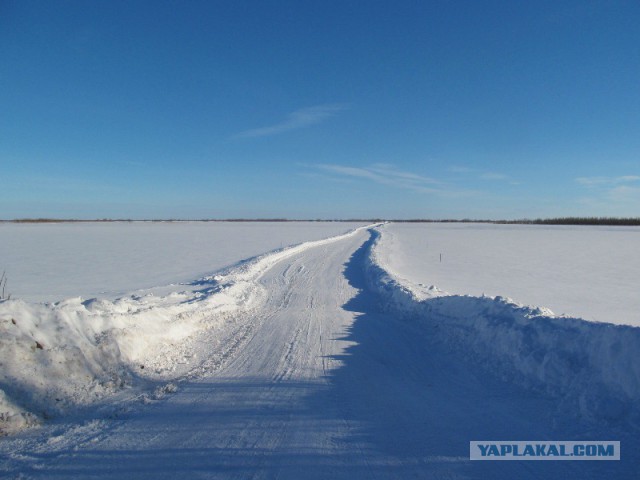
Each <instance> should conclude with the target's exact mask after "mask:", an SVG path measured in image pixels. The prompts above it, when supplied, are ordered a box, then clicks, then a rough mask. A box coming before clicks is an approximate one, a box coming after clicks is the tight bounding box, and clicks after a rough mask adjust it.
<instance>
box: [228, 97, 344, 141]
mask: <svg viewBox="0 0 640 480" xmlns="http://www.w3.org/2000/svg"><path fill="white" fill-rule="evenodd" d="M346 108H347V107H346V106H345V105H343V104H329V105H316V106H314V107H308V108H302V109H300V110H296V111H295V112H291V113H289V114H288V115H287V117H286V118H285V119H284V120H282V121H281V122H278V123H275V124H273V125H268V126H266V127H260V128H253V129H250V130H245V131H244V132H240V133H238V134H236V135H235V136H234V138H256V137H270V136H272V135H279V134H281V133H285V132H289V131H291V130H298V129H301V128H306V127H310V126H312V125H317V124H319V123H321V122H324V121H325V120H327V119H329V118H331V117H333V116H335V115H336V114H337V113H339V112H341V111H343V110H345V109H346Z"/></svg>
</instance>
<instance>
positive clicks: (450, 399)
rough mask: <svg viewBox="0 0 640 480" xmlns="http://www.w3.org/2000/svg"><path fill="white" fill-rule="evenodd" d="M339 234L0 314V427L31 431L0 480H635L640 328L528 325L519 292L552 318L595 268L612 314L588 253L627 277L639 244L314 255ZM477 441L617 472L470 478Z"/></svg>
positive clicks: (487, 471)
mask: <svg viewBox="0 0 640 480" xmlns="http://www.w3.org/2000/svg"><path fill="white" fill-rule="evenodd" d="M183 226H184V227H186V228H191V227H190V226H189V225H183ZM335 226H336V227H338V229H337V231H331V232H330V231H323V232H320V230H316V231H314V232H313V234H310V232H307V233H302V234H301V235H302V236H303V235H307V238H309V239H310V238H314V237H315V239H316V240H314V241H310V242H306V243H303V244H300V245H298V246H295V247H291V248H284V249H278V250H277V251H275V252H271V253H268V252H267V253H264V254H262V255H258V256H255V255H256V254H258V253H260V251H253V252H248V253H247V254H244V253H243V254H242V255H241V256H240V257H242V256H251V255H254V256H255V258H252V259H250V260H248V261H245V262H240V263H237V262H238V260H240V258H239V257H238V255H236V257H235V258H233V259H231V258H230V257H228V258H227V260H226V263H225V265H229V264H231V263H234V262H236V263H235V264H233V265H231V266H227V267H226V268H224V269H222V270H218V271H217V272H211V270H213V269H214V267H211V269H209V267H207V268H203V267H202V266H201V265H200V264H199V263H198V264H197V265H196V264H188V262H187V261H183V263H182V267H180V268H177V270H176V272H177V273H176V275H178V273H179V272H182V273H179V275H178V276H180V278H181V280H180V281H178V280H172V279H171V278H170V277H171V275H173V273H171V272H168V271H167V270H163V269H162V268H159V267H157V266H155V264H153V259H158V258H161V257H162V255H158V254H157V251H158V249H159V247H158V246H157V245H153V247H152V250H153V249H155V251H156V253H155V254H150V255H149V256H148V257H146V258H147V259H148V260H147V261H148V262H150V263H151V265H148V266H147V267H148V268H147V267H144V266H141V264H139V265H138V266H133V267H132V271H135V272H138V271H139V270H140V268H142V269H145V268H146V271H147V272H155V273H154V274H157V278H158V279H162V280H161V281H155V279H153V280H150V281H148V282H147V281H145V282H144V284H137V285H136V286H135V287H134V288H136V289H139V288H140V287H142V286H145V287H147V286H148V287H150V286H154V285H155V286H158V288H148V289H146V290H136V291H135V292H133V293H129V294H127V295H122V296H114V292H118V291H120V290H122V289H121V288H120V287H118V286H117V285H118V283H117V280H116V279H115V277H113V276H112V277H109V278H110V279H111V280H110V282H107V283H106V285H107V287H98V289H104V290H106V291H109V292H110V293H109V294H108V295H106V296H105V297H104V298H97V299H96V298H94V299H86V298H79V297H74V296H69V298H68V299H67V300H63V301H60V302H57V303H51V304H42V303H34V302H26V301H24V300H21V299H12V300H10V301H4V302H0V330H1V336H0V342H1V345H0V364H1V365H0V367H1V370H0V389H1V390H2V391H3V393H2V396H1V397H0V425H1V428H2V429H3V430H4V432H5V433H15V432H18V431H19V430H21V429H24V427H27V426H30V425H40V428H39V429H29V430H27V431H26V432H23V433H20V434H16V435H12V436H9V437H5V438H4V439H2V440H0V454H1V455H2V457H0V474H3V475H5V476H9V478H12V477H17V478H50V477H52V476H54V477H55V476H58V477H65V478H122V477H132V476H135V477H137V478H154V479H156V478H161V477H163V478H175V477H176V476H184V475H189V476H198V477H202V478H221V479H222V478H229V477H230V476H232V477H234V478H256V477H261V478H262V477H264V478H276V477H277V478H300V477H301V476H304V477H305V478H345V479H346V478H348V479H354V478H505V479H506V478H603V477H609V478H636V475H637V471H638V468H640V454H638V452H640V442H639V441H638V439H640V407H638V405H640V362H639V361H638V360H640V328H637V327H633V326H628V325H613V324H611V323H597V322H593V321H587V320H584V319H581V318H570V317H558V316H556V315H553V314H552V313H551V311H550V310H548V309H545V308H542V307H538V306H523V305H522V304H532V303H534V302H533V300H532V297H528V296H526V294H527V292H528V288H527V286H526V283H521V282H522V281H523V279H524V280H525V281H526V279H527V278H528V277H529V276H531V275H533V276H535V275H540V273H539V272H537V271H536V270H535V267H537V266H540V265H543V266H544V265H552V266H554V268H555V273H554V274H552V275H547V276H546V277H544V276H543V277H536V278H542V279H543V280H540V281H543V282H544V284H545V289H542V290H544V291H546V289H547V288H548V289H549V290H554V293H558V295H557V297H558V298H561V297H562V295H561V293H560V292H556V291H555V290H559V289H562V288H564V286H565V285H564V281H565V280H564V279H566V278H572V277H573V276H574V275H576V276H580V275H583V274H585V273H584V272H582V271H581V270H580V268H581V266H580V265H581V264H579V260H580V259H585V258H588V259H589V260H588V262H589V265H590V266H589V268H588V269H587V270H589V272H590V271H592V270H594V269H595V270H597V271H599V272H600V275H599V278H600V279H601V280H600V283H599V284H598V285H596V286H595V287H594V286H593V285H592V284H591V283H590V282H589V281H586V282H585V283H582V286H583V288H585V289H587V287H588V291H587V292H586V293H587V296H588V295H589V294H591V293H593V294H594V295H606V294H608V293H609V290H608V289H607V288H606V287H608V285H609V283H610V282H611V281H612V280H611V275H610V274H607V269H608V268H609V267H605V266H604V265H605V263H606V262H604V263H600V264H598V263H597V261H596V260H592V259H593V258H594V257H598V258H599V256H598V255H596V254H595V252H596V251H598V252H601V251H602V245H603V244H606V243H607V242H606V239H605V238H603V237H602V236H601V234H608V235H610V236H612V237H615V238H616V240H615V241H613V240H612V241H611V244H615V245H616V248H617V249H618V250H621V251H622V250H624V251H626V252H627V253H628V255H629V256H630V258H631V259H630V260H629V261H628V262H627V264H626V265H629V264H633V262H636V265H637V259H635V256H636V255H637V254H635V253H634V252H633V249H632V248H631V246H630V245H629V243H630V242H632V241H633V239H634V238H635V236H634V235H636V234H637V233H636V232H637V230H634V229H620V230H617V229H613V230H608V229H562V228H557V229H554V228H552V229H547V228H546V227H542V228H540V227H537V228H536V227H534V228H532V227H487V226H484V225H464V226H453V228H450V227H451V226H447V225H402V224H386V225H378V226H375V227H361V228H357V229H355V230H353V231H351V232H348V233H343V234H341V235H338V236H334V237H329V238H324V239H320V240H317V238H318V237H328V236H329V235H332V234H336V233H342V232H344V230H345V229H346V228H347V226H346V225H344V224H336V225H335ZM44 227H45V226H43V227H41V228H44ZM145 227H149V226H145ZM173 227H176V228H180V227H181V226H180V225H172V226H171V228H173ZM267 227H269V226H266V225H265V226H264V227H259V226H256V229H257V230H259V229H260V228H267ZM274 227H275V228H276V229H277V228H279V227H280V224H278V225H274ZM122 228H124V226H122ZM167 228H169V227H167ZM318 228H319V227H318ZM331 228H333V226H331ZM474 228H475V229H476V230H477V232H478V233H477V235H476V234H474V233H473V232H474ZM255 231H256V230H253V232H254V233H255ZM274 232H277V230H274ZM505 232H507V233H505ZM509 232H511V233H512V235H509ZM513 232H515V233H513ZM555 232H561V233H563V234H562V235H560V236H556V235H554V233H555ZM245 233H246V231H245ZM458 233H460V236H458ZM236 234H237V235H240V234H239V233H236ZM243 234H244V233H243ZM591 234H593V236H594V237H596V238H592V237H591ZM618 235H620V236H618ZM279 236H280V235H277V234H276V235H275V237H272V239H271V242H272V243H276V245H271V247H276V248H277V247H280V245H279V242H280V240H278V239H277V238H276V237H279ZM527 236H528V237H529V238H530V239H531V240H530V242H529V245H528V246H527V242H526V237H527ZM113 238H117V235H114V237H113ZM474 239H475V242H476V243H474ZM228 241H231V242H233V243H238V244H239V243H240V241H241V239H237V242H236V240H234V238H233V232H231V233H230V235H229V237H228ZM254 241H255V243H253V244H251V241H249V244H251V245H254V246H255V248H256V249H257V248H258V244H259V241H256V240H255V239H254ZM423 242H424V243H426V246H425V247H424V248H422V245H423ZM117 243H118V244H119V245H122V244H123V243H126V242H122V241H118V242H117ZM170 243H171V244H172V245H173V248H174V249H175V248H177V249H178V250H179V251H180V252H181V254H182V253H184V252H187V253H188V249H187V248H185V243H183V242H180V241H176V240H175V239H173V240H172V241H171V242H170ZM287 243H290V242H288V241H286V240H284V244H285V245H286V244H287ZM539 243H544V244H545V245H546V248H544V249H541V250H537V248H538V245H537V244H539ZM271 247H266V248H264V249H263V250H262V251H267V250H269V249H270V248H271ZM109 248H116V247H113V246H111V247H109ZM124 248H125V249H126V245H125V246H124ZM251 248H253V247H251ZM445 248H448V249H445ZM580 248H583V251H582V252H578V253H575V250H579V249H580ZM522 249H523V250H524V251H526V252H528V253H527V255H524V254H522V253H521V254H520V256H525V257H527V258H526V259H522V260H521V261H520V263H518V264H515V265H513V264H509V262H507V261H505V260H504V256H505V255H506V254H505V251H509V252H510V253H509V257H510V258H517V257H518V255H517V254H516V253H514V252H513V251H514V250H515V251H518V250H522ZM572 249H573V250H574V252H568V253H567V254H568V255H574V256H573V257H571V258H573V259H574V262H575V263H569V264H567V263H561V262H560V260H561V258H560V257H562V255H561V253H562V252H567V251H568V250H572ZM71 250H72V249H71ZM168 250H171V248H168ZM254 250H255V249H254ZM536 251H537V252H542V253H545V254H548V252H549V251H553V252H555V253H554V255H553V256H552V258H557V259H558V262H556V263H554V262H552V261H551V260H549V259H546V258H544V259H543V258H535V252H536ZM478 252H482V256H483V261H482V262H479V261H478V260H474V258H475V257H476V256H478V255H480V254H479V253H478ZM84 253H86V252H84ZM440 253H442V254H443V259H442V263H440ZM196 254H197V255H200V253H196ZM434 254H435V255H434ZM167 255H169V254H167ZM171 255H173V256H172V257H171V258H176V257H177V256H178V255H176V254H175V253H173V254H171ZM187 256H188V255H187ZM434 257H435V260H434ZM452 257H453V258H452ZM136 258H137V257H136V256H135V255H132V256H129V260H130V262H133V261H135V259H136ZM209 258H212V257H209ZM499 258H503V260H499ZM103 261H104V260H103ZM447 262H454V265H457V267H456V269H454V268H448V269H447V268H444V265H447ZM455 262H457V263H455ZM125 263H126V262H125ZM212 263H213V262H212ZM84 264H85V265H87V263H84ZM189 265H191V266H189ZM438 267H440V269H438ZM123 268H126V267H125V266H123ZM189 268H193V273H192V274H189V273H188V271H187V270H188V269H189ZM566 269H569V270H570V271H569V272H566V271H562V270H566ZM114 270H117V268H115V267H114ZM542 270H545V269H544V268H543V269H542ZM163 272H164V273H163ZM196 272H197V274H196ZM204 272H210V273H209V274H208V275H205V276H200V277H199V276H198V275H201V274H202V273H204ZM622 272H623V273H622V275H625V276H626V277H625V278H627V280H629V281H633V278H632V277H633V273H632V271H631V270H630V271H626V270H624V269H623V270H622ZM456 273H460V274H461V276H460V277H455V274H456ZM165 274H166V275H167V276H164V275H165ZM183 274H184V275H183ZM433 275H438V277H437V278H436V277H434V276H433ZM483 275H485V276H483ZM88 277H90V275H88V274H87V275H86V278H88ZM469 277H472V278H469ZM489 277H491V278H495V277H498V278H500V279H501V280H500V281H494V282H493V283H491V282H489V281H488V280H487V279H488V278H489ZM138 278H140V279H142V278H144V276H140V277H138ZM456 278H459V279H460V283H458V281H457V280H456ZM476 278H478V279H479V280H478V281H479V282H486V283H485V286H484V287H482V286H481V287H480V288H481V291H477V290H471V287H473V286H474V285H475V284H476V282H475V279H476ZM554 279H561V280H560V282H559V283H555V284H554V283H553V281H554ZM439 280H443V281H444V284H442V283H439ZM578 281H579V280H577V279H576V282H578ZM580 281H581V279H580ZM447 282H452V283H447ZM465 282H466V283H465ZM533 283H535V284H537V282H533ZM433 284H435V286H432V285H433ZM163 285H164V286H163ZM456 285H460V287H459V288H457V287H456ZM474 288H475V287H474ZM494 289H495V291H494ZM444 290H450V291H451V292H452V293H451V294H449V293H446V292H445V291H444ZM502 290H505V291H502ZM534 290H535V289H534ZM89 291H93V290H90V289H89ZM544 291H542V293H544ZM537 292H538V293H540V289H538V290H537ZM482 293H484V294H486V296H482ZM534 293H535V292H534ZM583 293H584V292H583ZM496 295H502V296H496ZM505 296H510V297H511V296H512V297H514V298H515V300H517V301H519V302H521V303H522V304H520V303H514V302H513V301H511V300H510V299H508V298H504V297H505ZM622 297H624V295H621V296H620V297H619V298H622ZM536 298H538V297H536ZM540 298H543V297H540ZM553 298H554V297H544V298H543V299H542V300H541V302H540V303H542V305H545V306H551V307H553V305H552V303H551V300H553ZM568 304H570V305H573V306H580V302H577V301H572V302H569V303H568ZM555 308H556V310H558V307H555ZM623 310H624V309H622V308H621V309H619V310H615V311H616V312H619V311H623ZM607 311H613V310H612V309H611V308H609V309H608V310H607ZM572 312H573V311H571V312H570V311H569V310H567V312H566V313H571V314H572V316H573V317H577V316H578V315H577V313H572ZM558 313H559V312H558ZM620 315H621V314H618V313H616V318H617V319H618V321H620V318H622V317H621V316H620ZM584 316H585V317H590V318H596V317H595V316H589V315H584ZM612 321H613V320H612ZM626 321H627V322H629V323H631V322H630V321H629V320H626ZM620 323H622V322H620ZM490 439H496V440H497V439H503V440H504V439H508V440H619V441H621V445H622V452H623V453H622V461H620V462H470V461H469V458H468V452H469V442H470V441H472V440H490ZM532 464H533V465H532ZM594 464H597V465H594Z"/></svg>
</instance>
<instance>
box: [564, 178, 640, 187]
mask: <svg viewBox="0 0 640 480" xmlns="http://www.w3.org/2000/svg"><path fill="white" fill-rule="evenodd" d="M638 181H640V176H638V175H622V176H620V177H578V178H576V182H577V183H579V184H580V185H584V186H586V187H596V186H612V185H623V184H626V183H633V182H638Z"/></svg>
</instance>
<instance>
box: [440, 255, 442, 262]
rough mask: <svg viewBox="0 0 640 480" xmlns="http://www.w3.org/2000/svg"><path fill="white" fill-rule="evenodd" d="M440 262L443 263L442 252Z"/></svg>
mask: <svg viewBox="0 0 640 480" xmlns="http://www.w3.org/2000/svg"><path fill="white" fill-rule="evenodd" d="M440 263H442V254H440Z"/></svg>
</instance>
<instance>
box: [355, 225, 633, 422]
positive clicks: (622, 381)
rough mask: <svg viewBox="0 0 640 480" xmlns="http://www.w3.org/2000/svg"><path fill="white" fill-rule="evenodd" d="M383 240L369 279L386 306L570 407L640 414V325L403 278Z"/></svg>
mask: <svg viewBox="0 0 640 480" xmlns="http://www.w3.org/2000/svg"><path fill="white" fill-rule="evenodd" d="M374 235H375V238H376V240H375V243H374V245H373V246H372V248H371V251H370V255H369V257H368V259H367V260H368V261H367V271H368V278H369V285H370V287H371V288H372V289H374V290H376V291H377V292H378V293H379V294H380V296H381V303H382V305H383V306H384V308H385V309H387V310H390V311H395V312H398V313H400V314H401V315H403V316H405V317H408V318H410V319H412V320H414V321H417V322H420V325H421V327H423V328H425V329H427V330H428V331H429V334H430V335H431V336H433V337H437V338H438V339H439V340H440V341H442V342H444V343H446V344H447V345H448V346H450V347H451V348H452V349H455V350H456V351H458V352H459V353H460V355H464V356H465V357H468V358H469V359H470V360H471V361H473V362H475V363H479V364H481V365H482V366H483V367H484V368H485V369H486V370H488V371H491V372H493V373H496V374H498V375H500V376H501V377H503V378H506V379H508V380H510V381H512V382H516V383H518V384H520V385H522V386H523V387H525V388H527V389H531V390H536V391H544V392H546V393H548V394H550V395H553V396H555V397H559V398H561V399H562V403H561V405H560V406H561V408H562V409H563V410H564V411H565V412H566V413H567V414H572V413H573V414H580V415H581V416H587V417H592V418H594V419H603V420H609V421H628V420H633V421H634V422H637V421H638V418H639V417H638V415H639V408H640V362H638V358H640V328H637V327H631V326H626V325H613V324H608V323H599V322H589V321H585V320H582V319H579V318H568V317H556V316H554V315H553V314H552V313H551V312H550V311H549V310H547V309H544V308H535V307H528V306H523V305H520V304H518V303H515V302H514V301H513V300H511V299H509V298H503V297H499V296H498V297H486V296H483V297H474V296H469V295H449V294H447V293H446V292H442V291H440V290H438V289H437V287H435V286H431V287H425V286H422V285H415V284H412V283H410V282H408V281H406V280H400V279H399V278H398V277H397V275H395V274H394V273H392V272H391V271H389V267H388V266H386V265H382V264H381V263H382V262H380V260H379V257H378V255H377V254H376V253H377V252H376V247H378V245H379V243H380V242H381V241H382V240H383V236H384V234H382V235H381V233H380V231H379V230H374Z"/></svg>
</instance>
